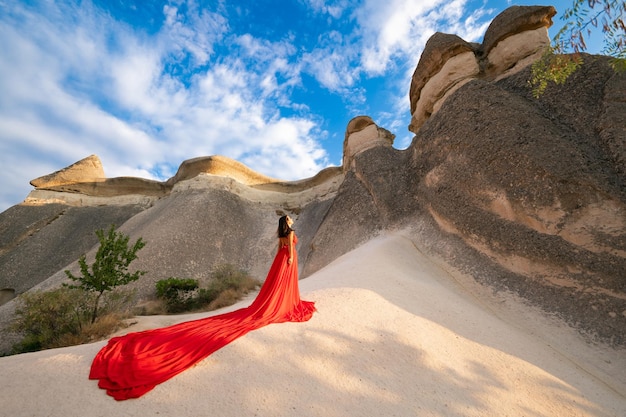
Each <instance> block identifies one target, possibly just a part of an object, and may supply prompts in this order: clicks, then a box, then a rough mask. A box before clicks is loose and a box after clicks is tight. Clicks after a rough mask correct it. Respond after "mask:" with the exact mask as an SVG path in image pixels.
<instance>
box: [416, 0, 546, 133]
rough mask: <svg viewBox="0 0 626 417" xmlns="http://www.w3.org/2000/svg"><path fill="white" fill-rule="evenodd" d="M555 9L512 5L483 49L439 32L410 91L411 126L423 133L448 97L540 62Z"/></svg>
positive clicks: (488, 35) (424, 54)
mask: <svg viewBox="0 0 626 417" xmlns="http://www.w3.org/2000/svg"><path fill="white" fill-rule="evenodd" d="M555 14H556V9H555V8H554V7H552V6H512V7H509V8H508V9H506V10H505V11H503V12H502V13H500V14H499V15H498V16H496V18H495V19H493V21H492V22H491V24H490V25H489V28H488V29H487V31H486V33H485V37H484V39H483V43H482V44H481V45H479V44H475V43H468V42H466V41H464V40H463V39H461V38H460V37H458V36H456V35H451V34H445V33H439V32H438V33H435V34H434V35H433V36H432V37H431V38H430V39H429V40H428V42H426V46H425V47H424V51H423V52H422V55H421V57H420V60H419V62H418V64H417V67H416V68H415V72H414V73H413V78H412V79H411V87H410V90H409V101H410V106H411V107H410V108H411V123H410V124H409V130H410V131H411V132H413V133H417V131H418V130H419V128H420V127H421V126H422V125H423V124H424V123H425V122H426V120H428V118H429V117H430V116H431V115H433V114H434V113H436V112H437V111H438V110H439V108H440V107H441V106H442V105H443V103H444V102H445V100H446V98H448V97H449V96H450V95H451V94H452V93H453V92H455V91H456V90H458V89H459V88H460V87H461V86H463V85H464V84H466V83H467V82H469V81H471V80H474V79H484V80H487V81H497V80H499V79H501V78H504V77H508V76H509V75H512V74H514V73H516V72H518V71H520V70H522V69H523V68H525V67H526V66H528V65H530V64H532V63H533V62H535V61H536V60H537V59H539V58H540V57H541V55H542V54H543V51H545V48H546V47H548V46H549V45H550V38H549V37H548V28H549V27H550V26H551V25H552V17H553V16H554V15H555Z"/></svg>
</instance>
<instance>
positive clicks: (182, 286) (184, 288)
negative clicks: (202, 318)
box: [156, 278, 198, 313]
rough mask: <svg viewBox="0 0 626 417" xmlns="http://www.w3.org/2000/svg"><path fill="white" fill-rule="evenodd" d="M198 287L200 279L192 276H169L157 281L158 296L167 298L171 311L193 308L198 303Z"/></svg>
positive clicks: (168, 308)
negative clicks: (197, 279) (196, 292)
mask: <svg viewBox="0 0 626 417" xmlns="http://www.w3.org/2000/svg"><path fill="white" fill-rule="evenodd" d="M197 289H198V281H196V280H195V279H191V278H187V279H182V278H168V279H162V280H160V281H158V282H157V283H156V292H157V297H159V298H161V299H163V300H165V303H166V309H167V311H168V312H169V313H180V312H182V311H186V310H189V309H193V308H194V306H195V304H196V297H194V292H195V291H196V290H197Z"/></svg>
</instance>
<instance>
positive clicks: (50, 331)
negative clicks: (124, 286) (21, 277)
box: [11, 287, 134, 353]
mask: <svg viewBox="0 0 626 417" xmlns="http://www.w3.org/2000/svg"><path fill="white" fill-rule="evenodd" d="M133 296H134V294H133V293H131V292H120V291H118V292H115V293H110V294H108V296H107V297H105V299H104V303H103V304H104V307H103V308H102V309H101V311H102V313H103V314H102V315H101V316H100V317H99V318H98V320H97V321H96V322H94V323H91V312H92V310H91V308H92V307H91V306H92V305H93V300H94V298H95V297H96V295H95V294H93V293H91V292H88V291H83V290H80V289H73V288H67V287H61V288H58V289H55V290H52V291H33V292H28V293H25V294H22V295H21V296H20V297H19V298H18V300H17V306H16V310H15V319H14V321H13V323H12V326H11V330H12V331H14V332H16V333H18V334H20V335H22V337H23V338H22V340H21V341H20V342H19V343H17V344H16V345H15V346H14V347H13V351H14V353H24V352H34V351H38V350H42V349H50V348H57V347H63V346H71V345H76V344H81V343H86V342H91V341H94V340H99V339H101V338H104V337H106V336H107V335H109V334H110V333H112V332H113V331H114V330H116V329H118V328H120V327H122V326H123V321H122V320H123V319H124V318H126V317H127V313H126V312H127V311H128V306H129V303H130V300H131V299H132V297H133Z"/></svg>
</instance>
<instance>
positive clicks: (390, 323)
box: [0, 233, 626, 417]
mask: <svg viewBox="0 0 626 417" xmlns="http://www.w3.org/2000/svg"><path fill="white" fill-rule="evenodd" d="M301 292H302V294H303V298H305V299H310V300H315V301H316V305H317V307H318V310H319V312H318V313H317V314H316V315H315V316H314V317H313V319H312V320H311V321H309V322H307V323H284V324H275V325H270V326H268V327H266V328H263V329H260V330H258V331H255V332H252V333H250V334H248V335H246V336H245V337H243V338H241V339H239V340H237V341H236V342H234V343H232V344H230V345H229V346H226V347H225V348H223V349H222V350H220V351H218V352H217V353H215V354H214V355H212V356H211V357H209V358H207V359H206V360H204V361H203V362H201V363H200V364H198V365H197V366H195V367H194V368H192V369H189V370H188V371H186V372H184V373H183V374H181V375H178V376H176V377H175V378H173V379H172V380H170V381H168V382H166V383H164V384H162V385H160V386H158V387H157V388H155V389H154V390H153V391H152V392H150V393H148V394H147V395H145V396H144V397H142V398H139V399H137V400H130V401H124V402H116V401H114V400H113V399H111V398H110V397H108V396H106V395H105V393H104V392H103V391H101V390H99V389H97V387H96V382H94V381H89V380H88V379H87V374H88V370H89V365H90V361H91V359H92V358H93V356H94V355H95V353H96V352H97V351H98V349H100V347H102V346H103V345H104V343H105V342H99V343H95V344H91V345H84V346H76V347H71V348H64V349H56V350H50V351H44V352H37V353H33V354H23V355H16V356H11V357H5V358H0V369H1V371H0V393H1V395H0V415H6V416H68V417H69V416H83V417H85V416H88V417H89V416H94V417H95V416H156V415H161V416H174V415H176V416H202V415H212V416H294V415H299V416H325V417H333V416H337V417H339V416H499V417H500V416H546V417H547V416H551V417H552V416H568V417H571V416H616V417H623V416H626V354H625V352H623V351H621V352H618V351H614V350H611V349H608V348H606V347H601V346H592V345H588V344H586V343H584V342H583V341H582V339H581V338H579V337H578V336H577V335H576V334H575V333H574V332H572V331H571V330H570V329H568V328H566V327H564V326H562V325H559V324H558V323H557V322H555V321H552V320H549V319H547V318H545V317H544V316H543V315H542V314H540V313H539V312H537V311H534V310H533V309H531V308H529V307H526V306H524V305H523V304H521V303H519V302H518V301H516V300H515V299H514V298H513V297H511V296H508V295H506V294H499V295H490V294H488V293H485V292H484V290H483V289H481V288H480V287H478V286H475V285H474V284H472V282H471V281H469V280H466V279H464V278H463V277H454V276H453V275H451V274H449V273H448V272H446V271H445V270H444V269H442V268H441V267H439V266H438V265H436V264H435V263H433V262H432V261H430V260H429V259H427V258H426V257H425V256H423V255H422V254H421V253H420V251H419V250H418V249H417V248H416V247H415V246H414V245H413V244H412V242H411V241H410V240H408V239H407V238H406V237H404V236H403V235H402V234H401V233H398V234H394V235H389V236H386V237H381V238H377V239H375V240H373V241H371V242H369V243H368V244H366V245H364V246H362V247H361V248H359V249H357V250H355V251H353V252H351V253H349V254H347V255H345V256H343V257H341V258H339V259H338V260H336V261H335V262H334V263H332V264H331V265H329V266H328V267H326V268H324V269H323V270H321V271H319V272H318V273H316V274H315V275H313V276H311V277H309V278H307V279H306V280H303V281H301ZM249 302H250V301H249V300H245V301H243V302H242V303H240V304H239V305H238V306H234V307H231V308H230V309H232V308H237V307H240V306H241V305H242V304H248V303H249ZM190 317H194V318H195V317H197V316H185V317H180V316H179V317H176V318H173V317H151V318H148V319H147V320H145V321H144V322H142V323H140V324H139V325H137V326H136V327H134V329H138V328H140V327H151V326H158V325H164V324H171V323H172V322H174V321H176V320H183V319H188V318H190Z"/></svg>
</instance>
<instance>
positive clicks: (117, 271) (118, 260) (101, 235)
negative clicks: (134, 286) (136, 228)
mask: <svg viewBox="0 0 626 417" xmlns="http://www.w3.org/2000/svg"><path fill="white" fill-rule="evenodd" d="M96 235H97V236H98V240H99V241H100V247H99V248H98V251H97V252H96V259H95V261H94V263H93V264H92V265H91V270H90V268H89V266H88V265H87V261H86V256H85V255H82V256H81V257H80V259H79V260H78V264H79V266H80V272H81V276H79V277H76V276H74V275H73V274H72V273H71V272H70V271H68V270H66V271H65V274H66V275H67V277H68V278H69V279H71V280H72V281H74V282H77V283H78V284H76V285H69V284H65V285H66V286H67V287H69V288H78V289H82V290H85V291H90V292H93V293H95V294H96V297H95V301H94V305H93V308H92V314H91V322H92V323H94V322H95V321H96V318H97V317H98V305H99V303H100V298H101V297H102V295H103V294H104V292H105V291H111V290H113V289H114V288H115V287H118V286H120V285H126V284H129V283H131V282H133V281H136V280H138V279H139V278H140V277H141V276H142V275H143V274H145V273H146V271H135V272H132V273H131V272H129V265H130V263H131V262H132V261H134V260H135V259H137V252H138V251H139V250H140V249H141V248H143V247H144V246H145V245H146V243H145V242H144V241H143V240H142V239H141V238H139V239H137V241H136V242H135V244H134V245H133V246H132V247H129V243H128V242H129V240H130V237H129V236H126V235H124V234H123V233H121V232H116V231H115V226H114V225H111V227H110V228H109V230H108V232H107V233H106V234H105V232H104V230H102V229H101V230H97V231H96Z"/></svg>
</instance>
